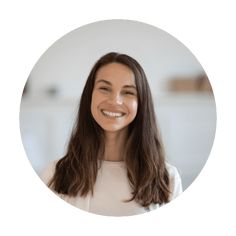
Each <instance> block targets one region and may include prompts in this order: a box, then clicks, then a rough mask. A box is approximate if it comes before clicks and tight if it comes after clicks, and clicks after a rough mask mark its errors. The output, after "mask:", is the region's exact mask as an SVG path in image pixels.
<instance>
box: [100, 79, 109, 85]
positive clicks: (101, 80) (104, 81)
mask: <svg viewBox="0 0 236 236" xmlns="http://www.w3.org/2000/svg"><path fill="white" fill-rule="evenodd" d="M102 82H103V83H105V84H108V85H112V83H111V82H109V81H107V80H104V79H100V80H98V81H97V82H96V84H98V83H102Z"/></svg>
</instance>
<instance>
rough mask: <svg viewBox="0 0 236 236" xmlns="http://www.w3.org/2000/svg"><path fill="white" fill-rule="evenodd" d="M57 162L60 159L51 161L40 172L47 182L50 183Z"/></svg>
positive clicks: (42, 178) (43, 179)
mask: <svg viewBox="0 0 236 236" xmlns="http://www.w3.org/2000/svg"><path fill="white" fill-rule="evenodd" d="M57 162H58V160H54V161H52V162H50V163H49V164H48V165H47V166H46V167H45V168H44V169H43V171H42V172H41V173H40V175H39V177H40V178H41V180H42V181H43V182H44V183H45V184H48V183H49V181H50V180H51V178H52V177H53V175H54V173H55V168H56V164H57Z"/></svg>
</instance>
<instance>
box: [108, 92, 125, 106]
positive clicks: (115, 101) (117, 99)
mask: <svg viewBox="0 0 236 236" xmlns="http://www.w3.org/2000/svg"><path fill="white" fill-rule="evenodd" d="M110 102H112V103H113V104H119V105H121V104H122V103H123V99H122V97H121V95H120V93H114V94H111V97H110Z"/></svg>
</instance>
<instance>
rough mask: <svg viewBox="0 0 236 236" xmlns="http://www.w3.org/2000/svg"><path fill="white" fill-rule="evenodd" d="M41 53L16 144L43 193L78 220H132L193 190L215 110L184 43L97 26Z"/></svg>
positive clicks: (155, 32)
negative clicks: (81, 214)
mask: <svg viewBox="0 0 236 236" xmlns="http://www.w3.org/2000/svg"><path fill="white" fill-rule="evenodd" d="M48 46H49V47H48V49H47V50H46V49H45V52H44V53H43V54H42V56H41V57H40V58H39V60H38V61H37V62H36V63H35V65H34V67H33V68H32V71H31V72H30V74H29V76H28V78H26V83H25V87H24V90H23V93H22V99H21V106H20V131H21V138H22V144H23V146H24V149H25V153H26V156H27V158H28V160H29V162H30V163H31V165H32V168H33V169H34V171H35V172H36V173H37V175H38V176H39V178H40V179H41V180H42V181H41V182H42V184H44V185H45V189H47V190H48V191H53V192H54V193H55V197H57V198H58V197H59V198H61V199H62V200H64V201H65V202H66V203H67V204H71V205H73V206H75V207H77V208H78V209H80V210H83V211H86V212H90V213H93V214H97V215H103V216H133V215H138V214H142V213H147V212H150V211H152V210H158V208H160V207H164V206H165V205H166V204H168V203H169V202H171V201H174V200H175V199H176V198H178V197H181V195H182V194H184V191H185V190H187V189H188V187H189V186H190V185H191V184H193V185H194V180H195V179H196V178H197V176H198V175H199V174H200V172H201V170H202V169H203V168H204V165H205V164H206V162H207V159H208V157H209V154H210V152H211V149H212V146H213V142H214V137H215V131H216V104H215V99H214V91H213V89H212V86H211V83H210V79H211V78H208V76H207V73H206V72H205V70H204V68H203V67H202V66H201V63H200V62H199V61H198V59H197V58H196V57H195V56H194V55H193V53H192V52H191V51H190V50H191V49H189V48H188V47H187V45H186V46H185V45H184V44H182V43H181V42H180V41H179V40H178V39H177V38H175V37H174V36H172V35H170V34H169V33H168V32H165V31H164V30H162V29H159V28H157V27H154V26H152V25H149V24H146V23H142V22H138V21H131V20H105V21H98V22H94V23H91V24H88V25H84V26H82V27H79V28H77V29H75V30H73V31H71V32H66V33H65V35H64V36H62V37H61V38H60V39H58V40H57V41H56V42H55V43H53V44H52V45H48Z"/></svg>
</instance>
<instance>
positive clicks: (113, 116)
mask: <svg viewBox="0 0 236 236" xmlns="http://www.w3.org/2000/svg"><path fill="white" fill-rule="evenodd" d="M137 109H138V94H137V90H136V86H135V78H134V73H133V72H132V70H131V69H129V68H128V67H127V66H125V65H123V64H120V63H109V64H107V65H105V66H102V67H101V68H100V69H99V70H98V71H97V74H96V79H95V83H94V89H93V93H92V102H91V112H92V115H93V118H94V119H95V121H96V122H97V123H98V124H99V126H100V127H101V128H102V129H103V130H104V131H107V132H117V131H121V130H124V128H128V125H129V124H130V123H131V122H132V121H133V120H134V118H135V117H136V114H137Z"/></svg>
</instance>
